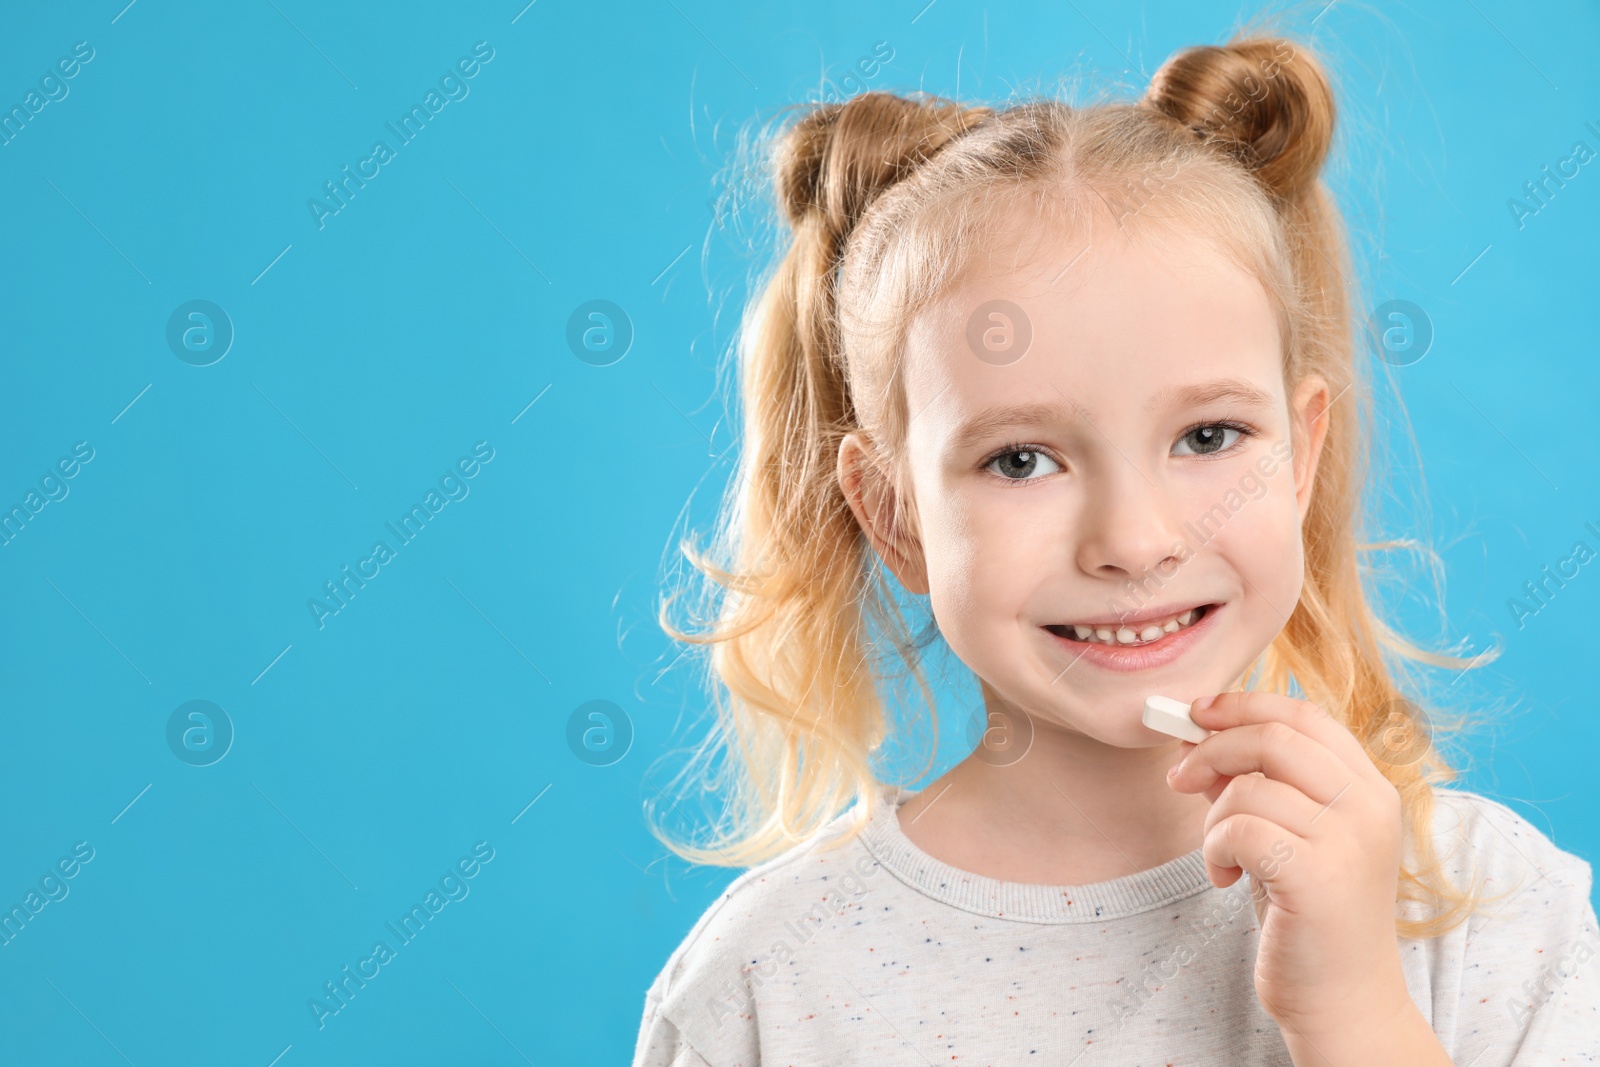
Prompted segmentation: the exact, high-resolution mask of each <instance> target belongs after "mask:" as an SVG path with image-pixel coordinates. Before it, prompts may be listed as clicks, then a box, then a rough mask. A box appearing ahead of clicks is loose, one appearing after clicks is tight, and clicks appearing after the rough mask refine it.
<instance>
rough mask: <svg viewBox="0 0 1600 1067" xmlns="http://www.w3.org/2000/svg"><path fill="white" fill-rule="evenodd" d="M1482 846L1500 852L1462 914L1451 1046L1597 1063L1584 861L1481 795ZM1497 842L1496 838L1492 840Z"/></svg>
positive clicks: (1596, 940)
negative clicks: (1479, 902) (1476, 905)
mask: <svg viewBox="0 0 1600 1067" xmlns="http://www.w3.org/2000/svg"><path fill="white" fill-rule="evenodd" d="M1485 808H1486V810H1484V811H1483V813H1482V819H1483V829H1482V837H1481V838H1480V840H1481V841H1482V847H1484V848H1493V849H1494V851H1496V852H1498V853H1499V854H1500V855H1499V857H1498V858H1496V859H1495V860H1493V861H1492V862H1491V869H1492V870H1494V871H1495V873H1496V874H1500V875H1503V877H1497V878H1496V879H1495V882H1503V884H1501V885H1498V886H1497V885H1495V884H1493V883H1491V884H1489V885H1487V886H1486V887H1485V892H1486V894H1488V895H1491V896H1492V895H1493V894H1494V893H1496V892H1503V891H1505V890H1506V889H1507V888H1510V889H1511V893H1510V895H1509V896H1507V897H1505V898H1504V899H1502V900H1499V901H1494V902H1492V903H1490V904H1489V905H1487V910H1486V912H1485V913H1484V914H1482V915H1481V916H1474V917H1473V919H1472V920H1471V926H1470V927H1469V933H1468V937H1467V942H1466V946H1465V953H1464V959H1463V960H1462V975H1461V996H1460V1003H1459V1011H1460V1014H1459V1017H1458V1026H1457V1029H1456V1034H1457V1036H1458V1041H1457V1046H1458V1047H1456V1048H1454V1049H1452V1050H1451V1052H1452V1055H1453V1058H1454V1060H1455V1062H1456V1063H1459V1064H1472V1065H1473V1067H1544V1065H1546V1064H1557V1063H1590V1064H1600V958H1597V957H1600V925H1597V922H1596V917H1595V908H1594V904H1593V902H1592V901H1591V900H1590V892H1591V890H1592V888H1593V871H1592V869H1591V867H1590V865H1589V864H1588V862H1586V861H1585V860H1582V859H1580V858H1579V857H1577V856H1574V855H1572V854H1571V853H1568V852H1564V851H1562V850H1561V849H1559V848H1557V847H1556V846H1555V845H1554V844H1553V843H1551V842H1550V840H1549V839H1548V838H1546V837H1545V836H1544V835H1543V834H1541V833H1540V832H1539V831H1538V830H1537V829H1536V828H1535V827H1533V826H1532V824H1530V823H1529V822H1527V821H1526V820H1525V819H1523V818H1522V817H1521V816H1520V815H1517V814H1516V813H1515V812H1513V811H1512V810H1511V809H1509V808H1506V807H1504V806H1503V805H1500V804H1498V803H1496V802H1494V801H1487V803H1486V805H1485ZM1495 846H1498V847H1495Z"/></svg>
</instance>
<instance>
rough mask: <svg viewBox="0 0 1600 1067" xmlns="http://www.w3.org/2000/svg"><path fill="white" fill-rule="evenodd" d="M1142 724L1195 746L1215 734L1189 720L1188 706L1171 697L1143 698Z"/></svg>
mask: <svg viewBox="0 0 1600 1067" xmlns="http://www.w3.org/2000/svg"><path fill="white" fill-rule="evenodd" d="M1144 724H1145V725H1146V726H1148V727H1150V729H1152V730H1160V731H1161V732H1162V733H1164V734H1168V735H1170V736H1172V737H1176V738H1177V739H1178V740H1179V741H1192V742H1194V743H1195V744H1197V745H1198V744H1199V743H1200V742H1202V741H1204V740H1205V739H1206V738H1208V737H1210V736H1211V735H1212V734H1213V733H1215V732H1216V731H1214V730H1207V729H1206V728H1205V727H1203V726H1201V725H1199V724H1198V723H1196V722H1195V721H1194V720H1193V719H1191V718H1189V705H1187V704H1185V703H1184V702H1183V701H1181V700H1173V699H1172V698H1171V697H1145V698H1144Z"/></svg>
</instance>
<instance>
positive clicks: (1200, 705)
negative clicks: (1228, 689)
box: [1189, 694, 1217, 715]
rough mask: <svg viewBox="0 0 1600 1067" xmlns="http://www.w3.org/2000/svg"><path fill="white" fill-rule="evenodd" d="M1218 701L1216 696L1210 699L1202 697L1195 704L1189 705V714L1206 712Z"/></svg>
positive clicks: (1209, 697)
mask: <svg viewBox="0 0 1600 1067" xmlns="http://www.w3.org/2000/svg"><path fill="white" fill-rule="evenodd" d="M1216 699H1217V698H1216V696H1215V695H1214V694H1213V695H1212V696H1208V697H1201V698H1200V699H1199V700H1196V701H1195V702H1194V703H1193V704H1190V705H1189V714H1191V715H1193V714H1194V713H1195V712H1197V711H1204V710H1206V709H1207V708H1209V707H1210V706H1211V705H1212V704H1213V703H1215V702H1216Z"/></svg>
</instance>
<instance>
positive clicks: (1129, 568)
mask: <svg viewBox="0 0 1600 1067" xmlns="http://www.w3.org/2000/svg"><path fill="white" fill-rule="evenodd" d="M1113 462H1114V463H1115V464H1116V465H1117V467H1118V469H1115V470H1108V471H1106V472H1104V473H1103V474H1102V475H1101V477H1099V478H1098V479H1096V481H1095V483H1094V485H1093V487H1092V488H1093V491H1092V492H1091V493H1090V495H1089V499H1088V500H1087V501H1085V504H1084V510H1083V516H1082V518H1083V521H1082V523H1081V525H1080V526H1079V531H1080V533H1079V538H1078V545H1077V555H1078V565H1079V567H1081V568H1082V569H1083V571H1084V573H1086V574H1092V575H1094V576H1095V577H1100V578H1112V579H1121V578H1133V579H1135V580H1138V579H1141V578H1143V577H1144V576H1146V575H1148V574H1150V573H1152V572H1154V571H1155V569H1156V567H1157V566H1158V565H1160V564H1161V563H1162V562H1164V561H1165V560H1166V559H1167V558H1168V557H1171V556H1174V555H1175V554H1176V553H1177V550H1178V548H1179V545H1180V543H1181V542H1182V540H1183V539H1182V537H1181V535H1180V523H1181V520H1180V519H1179V518H1178V514H1177V512H1178V508H1177V502H1176V501H1175V500H1174V499H1173V498H1172V496H1171V495H1170V494H1169V493H1167V492H1166V491H1164V490H1163V489H1161V487H1160V485H1159V483H1157V482H1155V481H1153V480H1152V479H1151V477H1150V476H1149V475H1148V474H1146V473H1145V472H1144V471H1141V470H1139V469H1138V468H1137V467H1135V466H1134V465H1133V464H1132V462H1130V461H1127V460H1123V459H1120V458H1119V459H1114V460H1113ZM1168 571H1170V567H1169V568H1166V569H1164V571H1163V573H1164V574H1165V573H1167V572H1168Z"/></svg>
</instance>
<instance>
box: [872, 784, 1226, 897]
mask: <svg viewBox="0 0 1600 1067" xmlns="http://www.w3.org/2000/svg"><path fill="white" fill-rule="evenodd" d="M916 795H917V792H916V791H914V790H909V789H906V788H904V787H902V786H896V785H883V786H881V787H880V791H879V796H878V802H877V803H876V804H874V805H873V810H872V812H871V815H870V818H869V820H868V824H867V826H866V827H865V828H864V829H863V830H862V834H861V839H862V841H863V843H864V844H865V845H866V847H867V849H868V850H869V851H870V852H871V853H872V854H873V856H875V857H876V858H877V860H878V862H879V863H882V864H883V865H884V866H885V867H887V868H888V869H889V870H890V871H891V872H892V873H893V874H894V875H895V876H896V877H897V878H899V879H900V880H901V881H902V882H905V883H906V884H907V885H909V886H911V887H912V888H913V889H916V890H918V891H919V892H921V893H923V894H925V895H927V896H929V897H932V898H933V899H934V900H938V901H942V902H943V903H945V904H949V905H951V906H952V907H956V908H960V909H962V910H963V911H969V912H972V913H974V914H977V915H985V916H989V917H991V918H995V919H1011V920H1013V921H1016V922H1031V923H1092V922H1101V921H1104V920H1107V919H1120V918H1125V917H1127V916H1130V915H1137V914H1139V913H1141V912H1146V911H1150V910H1151V909H1153V908H1159V907H1163V906H1164V905H1167V904H1171V903H1173V902H1175V901H1179V900H1182V899H1184V898H1185V897H1191V896H1194V895H1195V894H1196V893H1201V892H1204V891H1205V890H1207V889H1213V888H1215V887H1214V886H1213V885H1212V884H1211V880H1210V879H1209V878H1208V877H1206V864H1205V858H1204V856H1203V855H1202V853H1201V850H1200V849H1198V848H1197V849H1195V850H1194V851H1193V852H1190V853H1187V854H1185V855H1182V856H1179V857H1177V858H1176V859H1173V860H1169V861H1167V862H1166V863H1163V864H1161V865H1160V866H1159V867H1151V868H1150V869H1149V870H1144V871H1139V872H1137V873H1135V874H1130V875H1126V876H1125V877H1122V878H1113V879H1111V880H1110V881H1107V882H1091V883H1089V884H1087V885H1030V884H1029V883H1026V882H1003V881H1001V880H999V879H998V878H988V877H985V876H983V875H980V874H975V873H973V872H971V871H964V870H962V869H961V868H959V867H953V866H951V865H950V864H948V863H944V862H942V861H940V860H937V859H934V858H933V857H932V856H930V855H929V854H928V853H926V852H924V851H922V849H920V848H918V847H917V846H916V845H915V844H914V843H913V842H912V841H911V839H910V838H909V837H907V836H906V834H905V831H904V830H902V829H901V828H900V820H899V818H898V816H897V815H896V811H897V809H898V808H899V807H900V805H901V804H904V803H905V802H906V801H908V800H910V799H911V798H912V797H914V796H916Z"/></svg>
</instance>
